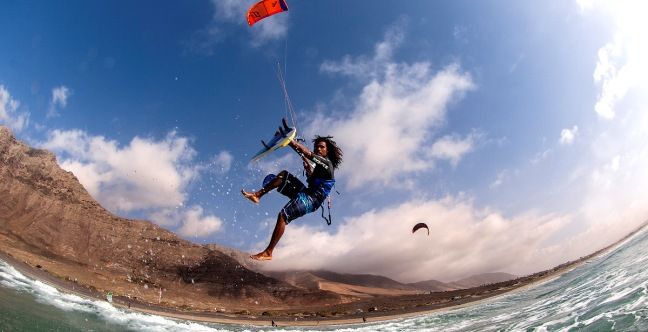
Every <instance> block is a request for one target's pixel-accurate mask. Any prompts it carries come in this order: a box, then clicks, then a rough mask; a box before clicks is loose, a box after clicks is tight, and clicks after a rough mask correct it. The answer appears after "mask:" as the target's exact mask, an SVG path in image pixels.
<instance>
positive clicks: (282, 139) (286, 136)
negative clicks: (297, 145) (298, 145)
mask: <svg viewBox="0 0 648 332" xmlns="http://www.w3.org/2000/svg"><path fill="white" fill-rule="evenodd" d="M281 123H282V126H280V127H279V129H278V130H277V131H276V132H275V134H274V136H272V138H271V139H270V140H269V141H268V143H266V142H264V141H263V140H261V144H263V149H261V150H259V152H257V153H256V154H255V155H254V156H253V157H252V159H251V160H250V162H254V161H257V160H259V159H261V158H263V157H265V156H266V155H268V154H270V153H271V152H273V151H276V150H277V149H279V148H283V147H284V146H286V145H288V143H290V141H292V140H293V139H295V137H296V136H297V129H296V128H293V127H289V126H288V123H286V119H281Z"/></svg>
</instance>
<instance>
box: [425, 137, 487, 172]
mask: <svg viewBox="0 0 648 332" xmlns="http://www.w3.org/2000/svg"><path fill="white" fill-rule="evenodd" d="M475 137H476V136H475V135H474V134H471V135H469V136H467V137H465V138H458V137H456V136H444V137H441V138H440V139H438V140H437V141H436V142H434V144H432V148H431V149H430V150H429V154H430V156H431V157H433V158H436V159H446V160H448V161H450V163H451V164H452V165H455V166H456V165H457V164H458V163H459V161H460V160H461V158H462V157H463V156H464V155H465V154H466V153H468V152H470V151H472V150H473V148H474V144H475Z"/></svg>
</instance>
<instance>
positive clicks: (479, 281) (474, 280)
mask: <svg viewBox="0 0 648 332" xmlns="http://www.w3.org/2000/svg"><path fill="white" fill-rule="evenodd" d="M515 278H517V276H515V275H512V274H509V273H504V272H494V273H483V274H477V275H474V276H470V277H468V278H464V279H461V280H457V281H453V282H452V283H451V284H452V285H457V286H459V287H460V288H471V287H479V286H482V285H489V284H496V283H498V282H503V281H509V280H513V279H515Z"/></svg>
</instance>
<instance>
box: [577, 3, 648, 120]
mask: <svg viewBox="0 0 648 332" xmlns="http://www.w3.org/2000/svg"><path fill="white" fill-rule="evenodd" d="M578 4H579V5H580V7H581V9H582V10H583V12H584V13H589V12H591V11H602V12H604V13H605V14H606V16H608V17H610V18H611V19H612V21H613V24H614V27H615V29H616V32H615V34H614V38H613V40H611V41H609V42H608V43H607V44H606V45H604V46H603V47H601V48H600V49H599V51H598V62H597V64H596V68H595V70H594V74H593V77H594V81H595V82H596V83H597V84H598V85H599V86H600V88H601V90H600V93H599V97H598V99H597V101H596V104H595V106H594V110H595V111H596V113H597V114H598V115H599V116H600V117H601V118H603V119H607V120H611V119H613V118H614V117H615V116H616V113H617V110H616V109H615V107H616V106H617V105H618V103H619V102H620V101H621V100H622V99H623V98H624V97H625V96H626V94H628V93H629V92H630V91H632V90H633V89H637V88H640V89H643V91H645V90H646V89H647V88H648V80H646V79H645V74H644V73H646V72H648V60H647V59H648V46H647V45H648V44H647V43H646V41H645V31H646V29H648V23H647V22H646V20H645V13H646V11H647V10H648V5H647V4H646V3H644V2H641V1H632V0H619V1H602V0H579V1H578Z"/></svg>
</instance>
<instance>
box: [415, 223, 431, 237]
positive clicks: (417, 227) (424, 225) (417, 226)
mask: <svg viewBox="0 0 648 332" xmlns="http://www.w3.org/2000/svg"><path fill="white" fill-rule="evenodd" d="M421 228H425V229H427V231H428V235H430V229H429V228H428V225H426V224H425V223H424V222H420V223H418V224H416V225H414V228H412V233H414V232H416V231H418V230H419V229H421Z"/></svg>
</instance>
